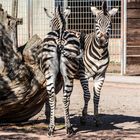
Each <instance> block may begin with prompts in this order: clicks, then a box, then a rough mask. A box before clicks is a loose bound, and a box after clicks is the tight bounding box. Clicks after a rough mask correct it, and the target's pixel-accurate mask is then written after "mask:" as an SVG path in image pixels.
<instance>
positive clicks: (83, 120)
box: [80, 117, 86, 125]
mask: <svg viewBox="0 0 140 140" xmlns="http://www.w3.org/2000/svg"><path fill="white" fill-rule="evenodd" d="M80 124H81V125H86V118H85V117H80Z"/></svg>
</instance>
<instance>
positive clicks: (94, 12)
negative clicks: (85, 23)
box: [91, 6, 99, 16]
mask: <svg viewBox="0 0 140 140" xmlns="http://www.w3.org/2000/svg"><path fill="white" fill-rule="evenodd" d="M91 11H92V13H93V15H95V16H96V15H97V14H98V13H99V10H98V9H97V8H96V7H94V6H91Z"/></svg>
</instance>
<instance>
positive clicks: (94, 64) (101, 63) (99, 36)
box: [79, 1, 118, 126]
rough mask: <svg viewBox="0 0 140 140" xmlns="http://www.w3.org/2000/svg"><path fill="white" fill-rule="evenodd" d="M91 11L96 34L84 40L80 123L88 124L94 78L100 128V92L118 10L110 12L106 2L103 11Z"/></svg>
mask: <svg viewBox="0 0 140 140" xmlns="http://www.w3.org/2000/svg"><path fill="white" fill-rule="evenodd" d="M91 11H92V13H93V15H95V16H96V19H95V26H94V28H95V32H92V33H90V34H86V35H85V36H84V37H83V39H82V40H83V42H84V44H82V45H83V46H84V52H83V57H82V60H80V67H79V75H80V76H79V78H80V82H81V85H82V88H83V92H84V107H83V110H82V117H81V119H80V121H81V123H83V124H85V123H86V116H87V109H88V102H89V100H90V92H89V87H88V79H89V78H91V77H92V78H93V80H94V88H93V93H94V98H93V102H94V115H95V122H96V125H97V126H98V125H99V124H101V121H100V120H99V115H98V105H99V99H100V92H101V89H102V86H103V83H104V80H105V74H106V70H107V67H108V64H109V52H108V43H109V35H110V31H111V16H113V15H115V14H116V13H117V11H118V8H113V9H111V10H110V11H108V10H107V4H106V1H103V2H102V10H98V9H97V8H96V7H94V6H91Z"/></svg>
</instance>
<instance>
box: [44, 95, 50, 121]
mask: <svg viewBox="0 0 140 140" xmlns="http://www.w3.org/2000/svg"><path fill="white" fill-rule="evenodd" d="M45 116H46V122H47V123H49V122H50V104H49V97H48V98H47V100H46V103H45Z"/></svg>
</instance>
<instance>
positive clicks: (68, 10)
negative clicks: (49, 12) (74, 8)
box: [64, 6, 71, 18]
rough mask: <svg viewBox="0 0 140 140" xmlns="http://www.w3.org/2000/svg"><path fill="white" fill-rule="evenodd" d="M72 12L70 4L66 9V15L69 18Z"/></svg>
mask: <svg viewBox="0 0 140 140" xmlns="http://www.w3.org/2000/svg"><path fill="white" fill-rule="evenodd" d="M70 14H71V9H70V6H69V7H67V8H66V9H65V10H64V17H65V18H67V17H68V16H69V15H70Z"/></svg>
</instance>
